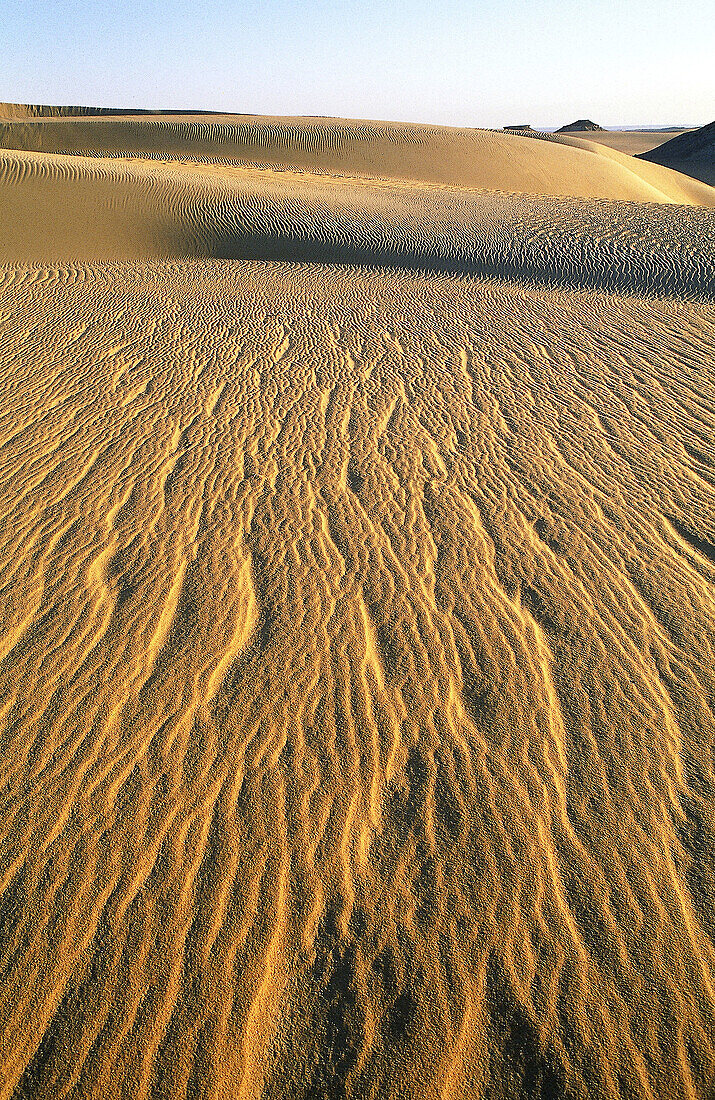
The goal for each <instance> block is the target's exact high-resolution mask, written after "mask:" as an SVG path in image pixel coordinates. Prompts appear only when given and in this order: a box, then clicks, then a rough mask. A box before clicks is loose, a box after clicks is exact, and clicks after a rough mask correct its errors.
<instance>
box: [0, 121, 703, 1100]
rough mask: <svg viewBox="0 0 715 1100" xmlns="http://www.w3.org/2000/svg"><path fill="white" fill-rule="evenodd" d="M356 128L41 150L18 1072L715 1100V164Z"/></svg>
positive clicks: (2, 585) (10, 170) (19, 657)
mask: <svg viewBox="0 0 715 1100" xmlns="http://www.w3.org/2000/svg"><path fill="white" fill-rule="evenodd" d="M20 122H21V124H22V125H24V123H23V122H22V119H20ZM48 122H50V123H52V122H53V120H52V119H51V118H50V119H48ZM39 124H40V125H44V123H43V122H42V121H40V123H39ZM13 125H14V123H13ZM86 125H88V124H87V123H86V120H84V119H82V118H79V119H74V118H69V117H68V118H63V119H60V120H58V122H57V126H58V127H59V126H65V127H66V128H67V132H68V133H69V132H70V131H71V130H72V129H73V128H74V127H75V126H79V127H83V126H86ZM91 125H93V126H96V127H99V126H105V125H108V126H111V127H113V126H114V125H115V121H113V120H111V119H110V121H109V122H107V121H106V120H103V121H95V122H92V123H91ZM143 125H145V126H147V127H149V129H150V136H147V137H146V138H145V140H146V141H147V142H148V143H150V138H151V140H154V137H155V136H156V135H155V127H156V123H155V121H154V120H149V121H146V122H145V123H144V124H143ZM161 125H162V126H163V125H164V124H163V123H162V124H161ZM183 125H184V124H183V123H182V124H181V126H183ZM186 125H187V126H191V127H193V130H192V134H193V135H194V136H193V137H192V139H191V140H194V139H195V135H196V134H198V133H199V132H200V127H201V126H203V123H199V122H196V123H187V124H186ZM237 125H238V124H237V123H233V122H232V123H231V126H232V127H235V126H237ZM250 125H251V126H253V125H254V124H253V123H250ZM330 125H332V124H331V123H329V122H326V121H325V120H322V121H319V122H317V121H316V122H314V123H308V122H306V123H302V122H295V123H293V124H292V127H293V128H292V129H291V128H290V127H288V129H287V130H286V131H285V133H286V134H287V136H286V138H285V148H284V149H283V150H281V149H280V148H279V144H280V138H279V136H276V135H278V130H277V129H276V128H275V127H274V124H273V123H272V122H267V123H266V124H265V127H264V130H263V131H260V132H262V133H265V134H267V135H268V136H267V137H266V138H265V140H266V146H265V148H264V149H263V153H262V155H260V156H259V155H258V153H257V154H256V156H255V158H254V159H255V162H256V163H255V164H254V165H253V166H251V165H250V164H249V163H248V158H246V162H245V163H243V164H237V163H233V162H232V160H231V158H224V153H223V152H221V153H216V150H215V147H214V146H213V145H212V144H211V142H212V141H213V140H214V137H213V136H212V135H213V134H214V131H213V129H211V127H212V126H213V123H212V124H211V127H210V128H209V130H208V131H207V142H208V144H207V146H206V149H205V150H204V153H203V154H202V156H201V157H199V155H198V153H197V151H196V149H193V150H192V152H191V154H190V156H189V155H188V154H187V156H182V155H180V154H179V153H177V152H176V150H173V152H171V156H170V155H169V154H168V152H167V155H166V156H158V155H156V156H153V155H152V156H149V157H142V156H141V155H140V154H139V152H138V150H137V149H136V148H135V149H134V150H133V151H132V152H131V154H130V155H129V156H126V155H124V154H126V152H127V150H126V149H116V150H115V151H114V152H115V155H109V154H110V153H111V150H109V149H106V148H104V149H103V151H102V155H101V156H98V155H97V156H95V155H93V154H92V153H91V151H89V150H88V149H84V150H83V151H81V152H80V151H78V150H77V149H75V150H73V152H72V153H71V154H68V153H65V152H58V151H56V150H53V151H43V150H42V149H40V150H38V149H34V150H29V151H28V150H27V149H26V148H20V149H9V148H8V149H5V150H4V151H2V153H0V156H1V157H2V161H1V163H2V185H1V186H0V195H1V196H2V202H3V204H4V210H5V211H6V212H7V211H10V212H11V213H10V214H9V215H8V214H7V213H6V214H5V215H4V218H3V222H2V226H1V228H0V235H1V240H0V248H1V250H2V251H1V252H0V256H1V258H2V260H3V263H2V265H1V266H0V594H1V598H0V966H1V967H2V982H0V1025H1V1030H0V1100H88V1098H91V1100H126V1098H128V1097H130V1098H131V1100H175V1098H178V1097H185V1098H192V1100H193V1098H199V1097H200V1098H202V1100H259V1098H260V1100H288V1098H290V1100H293V1098H297V1100H323V1098H325V1100H342V1098H345V1100H347V1098H359V1100H383V1098H386V1100H391V1098H395V1100H397V1098H407V1100H437V1098H444V1100H452V1098H455V1100H460V1098H461V1100H524V1098H525V1100H592V1098H594V1097H595V1098H598V1100H612V1098H615V1100H711V1098H712V1096H713V1089H714V1088H715V908H714V907H713V902H714V901H715V823H714V817H713V810H714V808H715V717H714V715H715V458H714V457H713V453H712V452H713V447H712V441H713V437H714V435H715V370H714V363H713V360H714V355H713V349H714V347H715V308H714V306H713V298H715V210H713V209H712V208H713V206H715V192H713V191H712V190H711V189H709V188H708V187H707V186H706V185H704V184H703V185H698V184H695V183H694V181H687V180H684V179H682V178H681V177H679V176H678V175H677V174H675V173H672V172H669V171H668V170H667V169H666V168H661V167H660V166H657V165H648V164H645V163H643V164H641V163H640V162H637V161H636V162H633V163H634V164H635V165H636V168H634V169H633V170H630V169H628V170H626V169H624V168H623V166H622V161H627V160H628V158H627V157H625V156H620V154H618V153H612V152H610V151H606V152H604V153H603V154H601V153H597V152H594V150H593V148H591V143H585V144H586V145H587V146H588V147H586V148H583V147H581V146H580V145H578V144H575V145H571V144H561V143H560V142H556V141H543V140H539V139H538V138H520V137H515V136H509V135H491V134H484V133H482V134H481V135H479V134H478V135H477V137H475V138H474V142H475V143H476V144H478V143H479V142H481V143H482V145H483V147H484V148H485V149H491V150H492V153H493V157H494V164H495V167H494V168H493V171H494V173H495V179H496V177H498V183H496V182H495V181H494V180H493V181H492V182H493V183H494V186H493V187H491V188H490V189H485V188H484V187H481V188H480V185H479V182H478V180H479V178H480V176H479V174H480V173H482V172H486V171H487V167H485V166H487V161H488V157H487V155H486V153H485V154H484V160H483V162H479V163H475V164H472V165H471V167H470V168H469V171H471V172H473V176H472V177H470V178H471V182H465V178H464V176H460V175H459V172H464V173H466V172H467V170H468V168H467V165H468V158H466V154H465V159H464V160H463V161H460V159H459V158H460V157H462V151H461V148H462V147H461V144H460V143H462V142H463V137H462V132H461V131H460V132H457V134H456V137H455V139H454V140H455V143H456V145H457V146H458V147H459V149H458V151H457V152H455V154H454V157H453V160H452V161H451V162H447V161H445V163H444V164H443V165H442V169H441V170H442V171H443V178H442V179H436V178H434V176H435V173H436V171H437V169H436V164H437V161H436V159H435V157H436V154H435V157H433V152H434V150H433V152H429V149H428V151H427V153H426V154H425V158H426V159H425V165H423V167H422V168H420V164H419V159H418V154H417V153H416V152H413V153H411V154H410V156H413V157H414V158H415V159H413V160H410V159H409V157H408V155H407V154H405V157H406V160H405V163H404V164H403V170H402V173H401V172H400V170H399V168H400V165H399V163H398V160H399V149H401V148H402V146H401V145H400V144H399V143H400V142H401V141H402V140H403V138H402V137H399V140H398V139H397V138H396V139H395V142H394V143H393V144H394V145H395V148H396V150H398V151H394V152H393V155H394V163H391V162H390V161H389V157H388V156H387V153H386V152H385V149H386V148H387V145H388V144H389V141H391V140H392V139H391V138H390V137H389V133H390V131H389V127H387V124H382V123H375V124H364V125H365V127H373V128H374V130H375V134H376V136H375V137H374V142H375V149H377V150H378V151H377V152H375V153H374V158H375V161H374V166H373V167H374V175H373V176H370V174H369V172H368V166H369V164H368V162H370V163H372V162H371V161H370V157H371V156H372V155H373V154H372V153H371V152H370V150H371V148H372V146H371V140H373V139H371V138H369V137H368V136H365V137H361V138H360V140H359V141H357V139H356V140H355V143H354V145H353V146H351V148H352V152H350V153H349V152H348V151H347V147H348V144H349V142H348V138H347V137H345V132H344V131H345V127H344V128H343V130H340V129H339V128H338V129H337V130H336V131H335V133H334V139H333V140H332V144H330V145H329V147H327V146H326V145H325V144H324V143H323V137H322V136H321V137H320V144H316V145H315V146H313V145H311V144H310V142H309V140H308V137H306V136H304V138H302V139H301V140H302V142H303V145H302V146H301V145H300V142H298V140H297V139H295V134H296V133H302V134H303V135H312V134H319V135H324V134H325V133H328V132H329V129H330ZM350 125H352V126H353V128H354V129H355V128H360V130H361V133H362V132H363V129H362V128H363V124H350ZM131 126H132V127H134V130H132V131H130V132H131V133H134V134H135V135H140V128H141V127H140V122H139V121H137V120H134V121H132V123H131ZM346 126H347V124H346ZM271 127H274V128H273V129H271ZM301 127H302V129H301ZM311 127H314V129H311ZM386 127H387V130H386V129H385V128H386ZM259 129H260V128H259ZM171 132H172V133H174V134H180V135H181V134H183V133H184V131H183V130H181V128H180V127H179V128H178V129H177V130H175V131H171ZM255 132H256V133H258V132H259V130H258V129H256V131H255ZM365 132H366V133H367V131H365ZM385 132H387V133H388V137H385ZM48 133H51V131H48ZM403 133H404V128H402V129H400V130H399V134H403ZM77 134H79V135H80V136H81V137H82V140H83V141H84V140H85V138H86V137H87V136H88V135H87V134H86V132H85V131H83V130H81V129H80V130H79V131H77ZM82 135H84V136H82ZM380 135H382V136H380ZM75 136H77V135H75ZM43 140H44V138H43ZM52 140H53V141H54V138H53V139H52ZM73 140H74V138H73ZM138 140H139V139H138V138H137V141H138ZM143 140H144V139H143ZM162 140H163V139H162ZM172 140H174V139H173V138H172ZM177 140H178V139H177ZM182 140H183V138H182ZM196 140H198V139H196ZM221 140H223V136H222V137H221ZM255 140H256V141H259V138H258V137H256V138H255ZM311 140H312V138H311ZM350 140H352V138H351V139H350ZM437 140H438V139H435V141H437ZM464 140H465V141H466V139H464ZM425 141H426V142H427V139H425ZM439 141H441V142H443V143H444V142H446V138H445V137H444V133H443V132H442V133H440V135H439ZM568 141H576V142H578V139H573V138H569V139H568ZM361 142H362V144H360V143H361ZM381 142H383V143H384V144H383V145H381V144H380V143H381ZM490 143H491V144H490ZM510 143H513V147H514V152H513V157H512V159H511V160H510V159H509V150H510V147H511V146H510ZM25 144H28V143H27V142H26V143H25ZM427 144H429V143H428V142H427ZM300 149H302V152H300ZM355 149H358V152H356V151H355ZM154 151H155V152H157V150H156V148H155V150H154ZM159 151H160V150H159ZM259 152H260V150H259ZM299 152H300V156H302V157H303V158H304V162H303V163H298V161H299V159H300V158H299ZM358 153H359V155H358ZM378 154H379V155H378ZM383 154H384V157H385V161H384V162H383V161H382V160H381V158H382V157H383ZM490 155H491V154H490ZM311 156H312V157H313V158H314V160H313V161H311V160H310V157H311ZM351 156H352V157H353V160H352V161H350V157H351ZM562 156H563V157H565V158H566V159H567V160H568V162H569V164H575V163H578V164H579V165H580V167H579V168H578V172H581V171H583V173H584V175H583V177H582V178H583V180H584V181H586V182H585V183H584V186H583V187H581V190H579V189H578V188H576V187H575V186H574V189H573V191H572V192H570V191H569V190H568V186H570V184H571V183H572V181H573V180H575V179H576V178H577V177H578V172H577V170H576V169H575V168H574V169H573V171H574V172H575V173H576V175H559V171H561V169H562V167H563V164H564V163H566V162H565V161H564V160H563V159H562ZM331 157H332V158H334V162H331V165H328V164H327V161H328V160H330V158H331ZM430 158H432V159H430ZM500 158H501V159H500ZM599 158H600V159H601V160H602V162H603V163H599ZM234 159H236V160H240V159H241V158H240V157H238V158H234ZM582 161H585V164H586V165H594V168H593V172H594V176H593V177H592V178H593V179H595V180H596V183H594V184H593V193H591V192H590V191H589V190H588V186H587V184H588V179H589V178H590V177H589V176H588V168H587V167H584V166H583V164H582ZM338 162H339V163H338ZM458 163H459V164H462V167H461V168H459V172H458V171H457V169H456V168H455V165H457V164H458ZM509 164H510V165H511V168H510V170H511V171H512V176H508V172H507V167H508V165H509ZM539 165H540V167H539ZM525 166H526V167H525ZM529 166H531V167H529ZM527 168H528V169H529V171H531V170H532V169H533V172H534V173H535V174H536V175H539V173H540V176H541V177H542V178H543V180H545V181H546V182H545V183H543V184H542V191H541V192H539V191H538V190H530V189H529V188H530V187H531V186H532V185H533V186H534V187H536V183H537V180H536V175H534V177H533V178H532V177H529V178H528V179H527V175H526V174H525V173H526V172H527ZM348 169H350V170H348ZM537 169H538V172H537ZM651 169H652V172H653V173H655V175H652V174H650V173H651ZM564 172H565V169H564ZM640 172H643V175H639V173H640ZM450 173H452V175H451V176H450ZM578 178H581V177H578ZM602 180H608V181H610V182H609V187H611V188H613V189H614V190H615V189H617V188H618V187H621V186H622V187H623V188H624V192H623V194H620V195H618V194H614V193H609V194H605V195H603V194H599V193H598V191H599V188H600V187H601V181H602ZM654 180H657V181H658V185H657V187H656V185H655V183H654V182H653V181H654ZM530 181H531V182H530ZM527 183H528V184H529V186H527ZM522 185H523V186H522ZM666 185H667V186H666ZM641 187H644V188H646V192H645V193H641V192H640V191H639V192H638V196H636V194H635V193H634V192H635V191H636V190H637V189H639V188H641ZM549 188H552V190H549ZM692 188H694V189H692ZM668 189H670V190H668ZM653 190H656V191H657V193H658V196H659V199H658V201H653V194H652V191H653ZM688 196H689V197H688ZM698 199H701V200H702V201H701V202H698V201H697V200H698ZM624 200H627V201H624ZM23 249H24V251H23Z"/></svg>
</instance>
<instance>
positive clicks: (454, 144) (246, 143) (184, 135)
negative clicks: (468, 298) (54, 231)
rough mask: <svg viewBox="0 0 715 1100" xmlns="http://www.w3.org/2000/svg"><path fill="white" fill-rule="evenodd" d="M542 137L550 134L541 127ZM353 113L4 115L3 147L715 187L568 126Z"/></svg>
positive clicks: (560, 185) (581, 187) (597, 186)
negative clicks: (512, 128) (383, 118)
mask: <svg viewBox="0 0 715 1100" xmlns="http://www.w3.org/2000/svg"><path fill="white" fill-rule="evenodd" d="M542 136H545V135H542ZM548 137H549V142H548V146H546V147H544V144H543V143H542V142H541V141H539V140H538V137H537V139H536V140H535V138H534V137H528V136H522V135H518V134H505V133H502V132H495V131H489V130H466V129H456V128H453V127H445V126H415V125H407V124H399V123H391V122H369V121H364V122H363V121H354V120H351V119H292V118H263V117H248V118H246V117H244V116H235V117H233V118H232V117H228V118H226V117H222V116H218V117H217V118H216V119H213V120H207V119H203V118H199V119H198V120H197V119H196V118H192V116H186V117H184V118H182V119H167V118H162V117H152V118H147V117H144V116H141V117H135V118H132V117H123V118H115V117H106V116H102V117H97V118H92V117H81V118H72V117H54V118H52V117H51V118H37V119H25V120H22V121H19V120H15V121H12V120H11V121H6V122H3V121H0V148H7V149H15V150H25V151H30V152H40V153H55V154H57V153H63V154H81V155H84V156H88V157H97V156H99V157H102V156H107V155H111V156H116V155H122V156H140V157H143V158H146V157H152V158H157V159H162V158H167V157H171V158H183V159H187V158H194V159H196V158H198V159H209V160H224V161H228V162H231V163H237V164H244V165H245V164H248V165H258V166H262V167H271V168H294V169H295V168H297V169H300V170H306V171H310V172H313V171H316V170H318V171H321V172H328V173H330V174H331V175H335V174H338V175H349V176H368V177H375V176H377V177H380V178H389V179H397V180H414V181H422V182H424V183H437V184H449V185H456V186H460V187H476V188H487V189H491V190H493V189H496V190H501V191H522V192H527V193H532V194H542V195H559V196H570V197H582V198H601V199H628V200H631V201H636V202H668V203H669V202H674V203H686V204H691V203H693V204H696V205H707V206H713V205H714V204H715V195H714V194H713V190H712V189H711V188H709V187H707V186H705V185H703V184H701V183H699V182H698V181H696V180H692V179H690V178H688V177H687V176H681V175H680V174H679V173H677V172H672V171H671V170H670V169H668V168H664V167H662V166H661V165H659V164H650V163H648V162H647V161H637V160H634V159H633V158H632V157H629V156H625V155H624V154H622V153H619V152H617V151H614V150H607V149H606V147H605V146H602V145H599V144H597V143H594V142H589V141H583V140H582V139H579V138H574V137H571V136H570V135H567V134H557V135H548Z"/></svg>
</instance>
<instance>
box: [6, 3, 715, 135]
mask: <svg viewBox="0 0 715 1100" xmlns="http://www.w3.org/2000/svg"><path fill="white" fill-rule="evenodd" d="M712 4H713V0H680V2H679V3H678V4H677V5H676V4H675V3H673V2H672V0H668V2H667V3H666V2H663V0H618V2H615V0H593V2H592V3H588V2H586V0H584V2H581V3H576V2H571V0H569V2H565V0H530V2H527V0H507V2H500V0H484V2H482V3H477V2H468V0H386V2H384V3H380V2H378V0H363V2H358V0H330V2H328V0H264V2H262V3H261V2H258V0H226V2H224V3H220V4H219V3H214V2H212V0H191V2H188V0H161V2H159V0H135V2H134V3H131V4H129V3H125V2H124V0H122V2H121V3H114V4H113V3H111V0H105V2H102V3H99V2H97V0H0V26H1V27H2V32H1V33H0V100H5V101H10V102H19V103H54V104H81V105H83V106H97V107H104V106H112V107H144V108H174V109H176V108H184V109H194V110H198V109H203V110H217V111H236V112H245V113H252V114H253V113H255V114H278V115H336V116H342V117H348V118H374V119H390V120H399V121H405V122H428V123H440V124H445V125H453V126H486V127H501V126H504V125H512V124H519V123H529V124H531V125H532V126H535V127H539V128H542V129H543V128H548V127H557V126H560V125H562V124H564V123H568V122H572V121H574V120H575V119H577V118H590V119H593V120H594V121H595V122H597V123H600V124H601V125H603V126H606V127H611V126H630V125H633V126H648V125H677V124H687V125H694V126H699V125H703V124H704V123H706V122H711V121H712V120H713V119H715V61H714V59H715V15H714V14H713V6H712Z"/></svg>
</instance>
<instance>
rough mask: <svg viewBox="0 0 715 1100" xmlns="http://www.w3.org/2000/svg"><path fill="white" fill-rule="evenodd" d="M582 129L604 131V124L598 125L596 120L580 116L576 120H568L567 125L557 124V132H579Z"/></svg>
mask: <svg viewBox="0 0 715 1100" xmlns="http://www.w3.org/2000/svg"><path fill="white" fill-rule="evenodd" d="M582 130H600V131H601V132H602V133H603V132H604V131H605V126H599V125H598V123H597V122H591V119H590V118H580V119H578V121H577V122H569V124H568V126H559V128H558V130H557V131H556V133H557V134H570V133H572V132H573V133H580V132H581V131H582Z"/></svg>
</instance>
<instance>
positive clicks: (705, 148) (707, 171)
mask: <svg viewBox="0 0 715 1100" xmlns="http://www.w3.org/2000/svg"><path fill="white" fill-rule="evenodd" d="M642 157H643V159H644V160H648V161H652V162H653V163H655V164H663V165H665V166H666V167H668V168H673V169H675V171H678V172H682V173H684V174H686V175H689V176H693V177H694V178H695V179H699V180H702V181H703V182H704V183H708V184H715V122H710V123H708V125H707V126H701V127H700V129H699V130H689V131H687V132H685V133H682V134H678V135H676V136H675V137H671V138H670V140H669V141H666V142H664V143H663V144H662V145H659V146H658V147H657V148H655V149H651V150H648V151H647V152H643V153H642Z"/></svg>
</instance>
